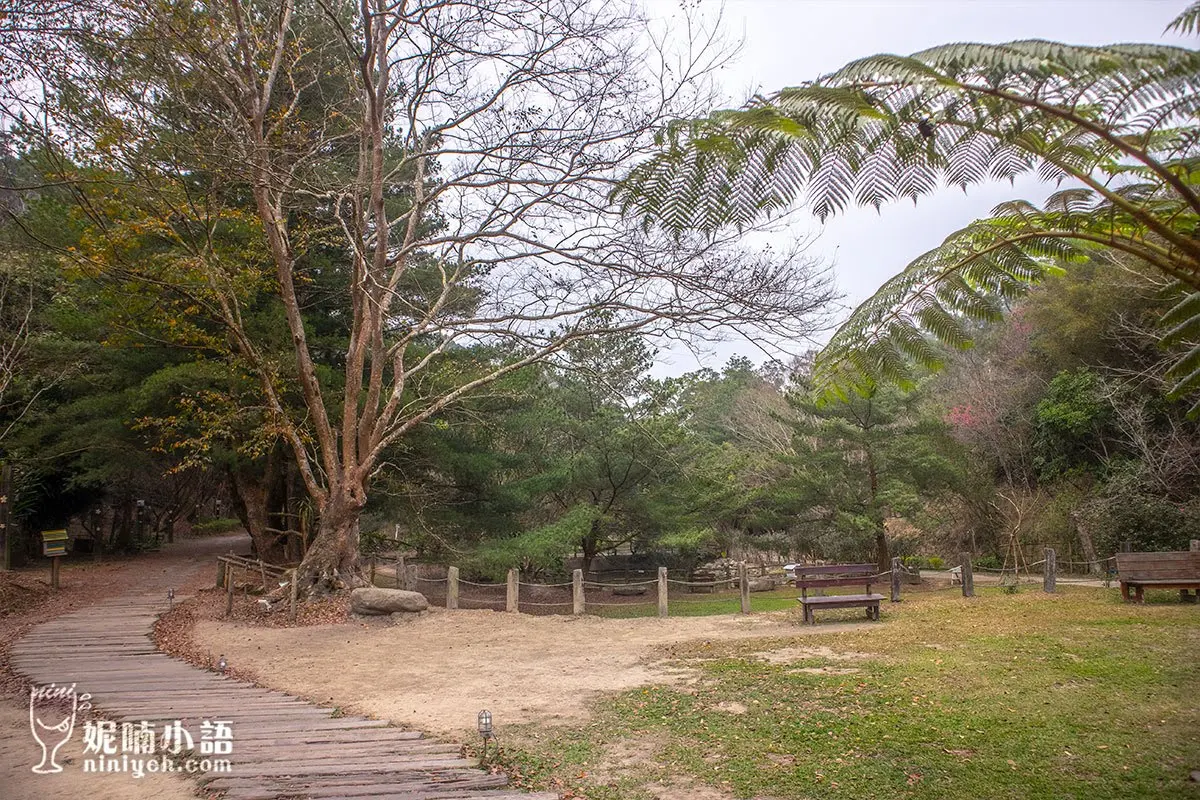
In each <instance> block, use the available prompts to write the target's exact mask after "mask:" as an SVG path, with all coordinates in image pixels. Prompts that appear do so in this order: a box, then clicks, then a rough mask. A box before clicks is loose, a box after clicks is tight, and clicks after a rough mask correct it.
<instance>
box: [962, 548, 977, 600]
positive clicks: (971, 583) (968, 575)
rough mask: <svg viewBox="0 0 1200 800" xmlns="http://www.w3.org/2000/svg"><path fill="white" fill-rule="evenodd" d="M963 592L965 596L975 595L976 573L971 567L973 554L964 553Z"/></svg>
mask: <svg viewBox="0 0 1200 800" xmlns="http://www.w3.org/2000/svg"><path fill="white" fill-rule="evenodd" d="M960 563H961V564H962V594H963V597H974V596H975V573H974V571H973V570H972V569H971V554H970V553H963V554H962V561H961V562H960Z"/></svg>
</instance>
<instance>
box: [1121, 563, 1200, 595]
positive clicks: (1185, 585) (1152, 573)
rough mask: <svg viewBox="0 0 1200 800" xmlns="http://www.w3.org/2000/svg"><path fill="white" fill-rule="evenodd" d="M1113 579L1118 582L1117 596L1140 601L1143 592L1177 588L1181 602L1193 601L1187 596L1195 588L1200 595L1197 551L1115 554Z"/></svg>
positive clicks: (1199, 564) (1199, 570) (1199, 568)
mask: <svg viewBox="0 0 1200 800" xmlns="http://www.w3.org/2000/svg"><path fill="white" fill-rule="evenodd" d="M1117 579H1118V580H1120V581H1121V596H1122V597H1124V598H1125V601H1126V602H1129V601H1130V599H1131V598H1130V597H1129V590H1130V589H1132V590H1133V592H1134V596H1133V598H1132V599H1133V600H1134V601H1135V602H1138V603H1141V602H1142V592H1143V591H1144V590H1146V589H1179V590H1180V591H1179V596H1180V598H1181V599H1184V598H1187V600H1188V602H1193V603H1194V602H1196V601H1195V599H1194V598H1192V597H1191V596H1189V595H1188V593H1187V590H1188V589H1195V590H1196V594H1197V596H1200V551H1197V550H1192V551H1188V550H1179V551H1176V552H1166V553H1117Z"/></svg>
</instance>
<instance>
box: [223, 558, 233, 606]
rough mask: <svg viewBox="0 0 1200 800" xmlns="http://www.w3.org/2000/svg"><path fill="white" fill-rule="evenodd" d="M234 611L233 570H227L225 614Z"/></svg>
mask: <svg viewBox="0 0 1200 800" xmlns="http://www.w3.org/2000/svg"><path fill="white" fill-rule="evenodd" d="M232 613H233V572H232V571H231V570H229V569H226V570H225V616H227V617H228V616H229V615H230V614H232Z"/></svg>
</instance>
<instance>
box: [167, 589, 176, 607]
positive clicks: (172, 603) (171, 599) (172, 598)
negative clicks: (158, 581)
mask: <svg viewBox="0 0 1200 800" xmlns="http://www.w3.org/2000/svg"><path fill="white" fill-rule="evenodd" d="M167 602H168V603H169V604H170V605H169V606H167V607H168V608H174V607H175V590H174V589H167Z"/></svg>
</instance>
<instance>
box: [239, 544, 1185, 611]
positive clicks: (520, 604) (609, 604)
mask: <svg viewBox="0 0 1200 800" xmlns="http://www.w3.org/2000/svg"><path fill="white" fill-rule="evenodd" d="M1193 548H1194V549H1197V550H1200V542H1194V543H1193ZM1015 558H1016V559H1017V560H1021V559H1023V558H1024V554H1021V555H1018V556H1015ZM805 566H809V567H813V568H814V572H820V573H822V574H830V575H832V574H834V573H836V572H837V571H838V568H839V567H844V568H853V570H852V572H853V573H854V574H853V582H854V583H858V582H860V581H861V582H862V583H865V584H866V586H867V592H868V594H870V593H871V586H872V585H876V586H881V585H889V586H890V599H891V601H892V602H899V601H900V599H901V587H902V584H904V583H905V582H906V579H907V582H917V583H920V572H919V571H917V570H914V569H910V568H907V567H905V566H904V565H903V564H902V563H901V559H900V558H893V559H892V563H891V569H890V570H887V571H883V572H877V573H873V574H866V575H863V574H861V573H862V569H861V568H863V567H867V566H868V565H865V564H858V565H836V564H834V565H829V564H826V565H805ZM753 569H756V570H757V574H756V575H755V576H754V577H753V578H752V577H751V574H750V572H751V567H750V565H747V564H746V563H745V562H741V563H740V564H738V565H737V575H736V576H732V577H727V578H715V579H711V580H680V579H678V578H671V577H670V576H669V575H668V573H667V569H666V567H660V568H659V569H658V575H657V578H656V579H650V578H647V579H645V580H633V581H626V582H620V583H616V582H609V581H599V580H590V579H588V578H587V574H586V573H584V571H583V570H581V569H576V570H574V572H573V574H572V576H571V580H570V581H560V582H557V583H538V582H534V581H527V580H521V573H520V571H519V570H517V569H511V570H509V571H508V575H507V580H505V581H504V582H481V581H472V580H467V579H465V578H462V577H461V576H460V574H459V569H458V568H457V567H455V566H448V567H447V566H437V565H430V564H411V563H406V562H405V559H404V557H402V556H372V557H371V558H370V559H369V562H368V570H369V575H370V580H371V583H372V585H377V586H382V587H384V588H388V587H393V588H397V589H407V590H410V591H419V592H421V593H422V594H424V595H425V596H426V598H427V599H428V600H429V602H430V603H431V604H432V605H439V606H444V607H445V608H447V609H451V610H453V609H458V608H462V609H490V610H494V611H507V612H523V613H527V614H535V615H546V614H550V615H555V614H557V615H567V614H571V615H580V614H585V613H589V612H591V613H596V614H599V615H601V616H612V617H632V616H659V617H666V616H669V614H670V609H671V607H672V606H676V607H680V610H681V613H684V614H694V613H697V612H696V609H698V608H700V607H701V605H702V604H709V605H710V606H711V607H712V610H711V611H710V612H709V613H723V612H724V611H727V610H728V606H727V605H726V604H729V603H733V602H734V601H738V605H739V606H740V609H739V610H740V612H741V613H742V614H749V613H751V612H752V603H751V596H750V595H751V591H752V590H753V591H765V590H766V589H771V588H775V586H776V584H777V581H778V580H779V574H778V571H777V568H772V567H766V566H763V565H758V566H757V567H753ZM296 571H297V570H296V569H295V568H289V567H281V566H277V565H272V564H266V563H264V562H263V561H261V560H258V559H249V558H245V557H243V556H236V555H234V554H233V553H230V554H229V555H223V556H218V558H217V586H218V587H220V588H225V589H226V591H227V594H228V599H227V606H228V607H231V606H232V597H233V589H234V584H235V576H242V578H241V579H242V581H243V588H245V586H246V584H245V583H244V582H245V580H246V576H253V577H254V578H257V579H258V581H259V582H261V584H262V587H263V590H267V589H269V588H271V587H272V586H273V585H274V586H279V587H287V586H288V584H289V583H290V584H291V589H290V594H291V603H290V605H291V609H292V616H293V618H294V617H295V613H296V611H295V608H296V593H297V589H296V586H297V578H296ZM724 571H725V574H727V575H728V574H729V572H728V570H724ZM797 572H802V570H801V569H799V568H798V569H797ZM949 572H950V583H949V587H954V586H960V587H961V591H962V594H963V596H964V597H974V596H975V575H976V574H977V573H978V574H980V575H981V576H985V577H987V579H988V581H989V582H991V583H990V585H995V584H999V585H1000V586H1001V587H1007V588H1010V589H1012V588H1015V587H1018V586H1023V585H1036V584H1038V583H1041V584H1042V590H1043V591H1044V592H1047V593H1053V592H1054V591H1056V587H1057V585H1058V584H1060V583H1062V584H1069V585H1076V586H1103V587H1105V588H1108V587H1111V586H1112V584H1113V582H1114V581H1116V580H1118V579H1119V575H1118V570H1117V557H1116V556H1109V557H1107V558H1101V559H1088V560H1083V561H1079V560H1063V561H1059V560H1058V559H1057V554H1056V552H1055V550H1054V549H1053V548H1049V547H1047V548H1045V557H1044V558H1041V559H1038V560H1036V561H1032V562H1028V563H1025V562H1023V561H1022V562H1021V563H1016V564H1008V563H1005V564H1004V565H1003V566H1002V567H1000V568H999V569H997V568H995V567H990V566H988V567H985V566H981V565H976V564H974V563H973V558H972V556H971V555H970V554H969V553H962V554H960V556H959V560H958V564H957V565H950V566H949ZM389 573H390V574H389ZM592 574H597V573H592ZM623 574H624V576H626V577H631V573H630V572H629V571H626V572H624V573H623ZM633 574H636V575H637V576H639V577H640V576H642V575H646V574H647V573H646V572H645V571H641V570H639V571H636V572H635V573H633ZM702 574H703V575H704V577H705V578H707V577H708V575H710V574H711V573H702ZM842 574H844V575H849V574H850V573H848V572H843V573H842ZM914 576H915V577H914ZM795 577H796V576H795V575H792V574H790V573H789V574H788V575H787V576H786V577H784V579H783V581H782V585H783V586H785V587H786V586H787V585H788V584H790V583H792V581H793V579H794V578H795ZM818 583H821V584H822V585H830V584H828V583H827V582H820V581H819V582H818ZM752 584H753V586H752ZM837 585H840V584H837ZM817 591H818V592H819V591H820V589H817ZM1122 591H1123V592H1124V591H1125V584H1122ZM1186 594H1187V592H1186V590H1184V591H1182V592H1181V596H1182V595H1186ZM876 596H877V597H882V595H876ZM1196 596H1197V597H1200V589H1198V590H1197V592H1196ZM1193 601H1194V598H1193ZM777 603H778V598H777V596H776V597H766V598H765V600H760V601H758V605H759V610H762V609H763V608H764V607H766V608H770V607H772V606H773V605H774V607H775V608H778V605H777ZM684 609H688V610H686V611H685V610H684ZM227 610H228V609H227ZM699 613H705V612H704V611H703V610H701V611H700V612H699ZM876 618H878V617H876Z"/></svg>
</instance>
